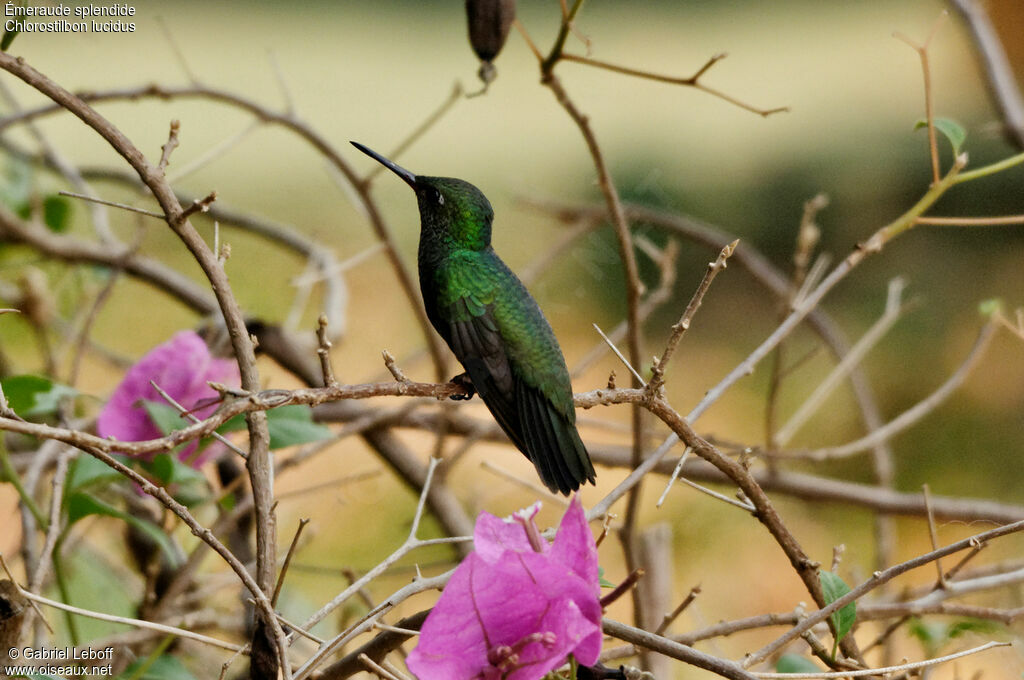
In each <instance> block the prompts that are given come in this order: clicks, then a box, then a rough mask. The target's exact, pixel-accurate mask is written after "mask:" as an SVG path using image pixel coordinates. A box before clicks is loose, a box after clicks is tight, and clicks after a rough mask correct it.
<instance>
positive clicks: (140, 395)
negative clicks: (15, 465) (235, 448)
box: [96, 331, 240, 467]
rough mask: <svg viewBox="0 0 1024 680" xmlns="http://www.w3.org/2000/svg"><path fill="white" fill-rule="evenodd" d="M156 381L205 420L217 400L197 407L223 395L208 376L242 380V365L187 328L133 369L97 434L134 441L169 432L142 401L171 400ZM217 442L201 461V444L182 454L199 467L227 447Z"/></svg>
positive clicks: (104, 413) (230, 381) (105, 409)
mask: <svg viewBox="0 0 1024 680" xmlns="http://www.w3.org/2000/svg"><path fill="white" fill-rule="evenodd" d="M151 380H152V381H153V382H155V383H156V384H157V385H159V386H160V389H162V390H163V391H164V392H166V393H167V394H168V395H170V396H171V397H173V398H174V400H175V401H177V402H178V403H179V404H181V405H182V406H184V407H185V408H187V409H195V410H194V411H193V413H195V415H196V416H198V417H200V418H203V417H205V416H207V415H209V414H210V413H212V412H213V411H214V410H215V409H216V407H217V404H216V403H213V402H211V403H210V404H208V405H203V406H202V407H201V408H198V409H196V406H197V405H200V404H202V403H203V402H204V401H206V400H209V399H211V398H216V397H217V396H218V395H217V392H216V391H215V390H214V389H213V388H212V387H210V386H209V385H207V384H206V381H207V380H213V381H215V382H220V383H225V384H228V385H238V384H239V382H240V379H239V374H238V365H237V364H236V363H235V362H234V361H231V360H229V359H216V358H214V357H212V356H210V350H209V349H208V348H207V346H206V343H205V342H204V341H203V339H202V338H200V337H199V336H198V335H196V334H195V333H194V332H192V331H181V332H180V333H177V334H175V336H174V337H173V338H171V339H170V340H168V341H167V342H165V343H164V344H162V345H158V346H157V347H154V348H153V349H151V350H150V351H149V353H148V354H146V356H144V357H142V358H141V359H139V361H138V362H137V363H136V364H135V365H134V366H132V367H131V368H130V369H128V373H126V374H125V376H124V379H123V380H122V381H121V384H120V385H118V386H117V389H116V390H114V394H113V396H111V397H110V401H108V402H107V405H106V406H104V407H103V410H102V411H101V412H100V415H99V418H98V419H97V421H96V432H97V433H98V434H99V435H100V436H101V437H114V438H116V439H120V440H122V441H128V442H134V441H143V440H146V439H157V438H159V437H162V436H163V433H162V432H161V431H160V428H158V427H157V426H156V424H155V423H154V422H153V421H152V420H151V419H150V417H149V414H148V413H147V412H146V409H145V408H144V407H143V404H142V402H143V401H154V402H158V403H161V404H165V403H166V402H165V401H164V399H163V398H162V397H161V396H160V395H159V394H158V393H157V391H156V390H155V389H154V388H153V386H152V385H151V384H150V381H151ZM216 446H217V448H214V447H213V445H211V446H208V447H207V448H206V450H204V451H203V453H202V455H201V456H200V457H199V458H198V459H195V460H190V459H191V457H192V455H193V454H194V453H195V450H196V448H197V447H198V443H196V442H193V443H191V444H189V445H188V446H186V447H185V448H184V449H183V450H182V451H181V453H180V454H179V457H180V458H181V460H187V461H189V462H191V464H192V465H193V466H194V467H199V465H200V464H201V463H202V462H203V461H205V460H207V459H209V458H210V456H212V455H214V454H215V453H218V452H220V451H223V445H219V444H218V445H216ZM211 449H212V450H211Z"/></svg>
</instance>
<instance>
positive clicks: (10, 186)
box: [0, 158, 32, 217]
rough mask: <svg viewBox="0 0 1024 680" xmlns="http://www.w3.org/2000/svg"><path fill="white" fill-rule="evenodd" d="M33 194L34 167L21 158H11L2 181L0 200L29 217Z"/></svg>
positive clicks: (0, 183)
mask: <svg viewBox="0 0 1024 680" xmlns="http://www.w3.org/2000/svg"><path fill="white" fill-rule="evenodd" d="M31 195H32V168H31V167H29V165H28V163H26V162H24V161H22V160H20V159H17V158H10V159H9V160H8V161H7V167H6V168H4V173H3V180H2V181H0V201H3V202H4V204H5V205H6V206H7V207H9V208H10V209H11V210H13V211H14V212H16V213H17V214H18V216H19V217H27V216H28V214H29V213H30V212H31V211H32V209H31V206H30V205H29V197H30V196H31ZM23 211H24V214H22V212H23Z"/></svg>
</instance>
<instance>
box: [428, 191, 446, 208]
mask: <svg viewBox="0 0 1024 680" xmlns="http://www.w3.org/2000/svg"><path fill="white" fill-rule="evenodd" d="M430 197H431V198H432V199H434V202H435V203H437V204H438V205H444V195H443V194H441V192H440V191H438V190H437V189H431V190H430Z"/></svg>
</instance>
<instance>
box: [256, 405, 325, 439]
mask: <svg viewBox="0 0 1024 680" xmlns="http://www.w3.org/2000/svg"><path fill="white" fill-rule="evenodd" d="M267 429H268V430H269V431H270V448H271V449H283V448H284V447H286V446H295V445H296V444H308V443H309V442H318V441H322V440H324V439H328V438H330V437H331V431H330V429H329V428H327V427H326V426H324V425H321V424H320V423H314V422H313V410H312V409H311V408H309V407H308V406H304V405H301V404H296V405H293V406H282V407H281V408H275V409H272V410H270V411H267Z"/></svg>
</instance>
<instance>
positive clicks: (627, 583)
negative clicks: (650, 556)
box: [601, 568, 644, 609]
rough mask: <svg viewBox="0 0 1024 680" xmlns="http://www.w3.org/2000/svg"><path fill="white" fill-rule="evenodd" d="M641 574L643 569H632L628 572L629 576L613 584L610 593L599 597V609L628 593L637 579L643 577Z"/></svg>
mask: <svg viewBox="0 0 1024 680" xmlns="http://www.w3.org/2000/svg"><path fill="white" fill-rule="evenodd" d="M643 576H644V570H643V569H640V568H637V569H634V570H633V571H632V572H631V573H630V574H629V576H627V577H626V578H624V579H623V580H622V583H620V584H619V585H617V586H615V588H614V589H613V590H612V591H611V592H610V593H608V594H607V595H605V596H604V597H602V598H601V609H605V608H607V607H608V605H610V604H611V603H612V602H615V600H617V599H619V598H620V597H622V596H623V595H625V594H626V593H628V592H629V591H630V590H631V589H632V588H633V586H635V585H636V584H637V581H639V580H640V579H641V578H643Z"/></svg>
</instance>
